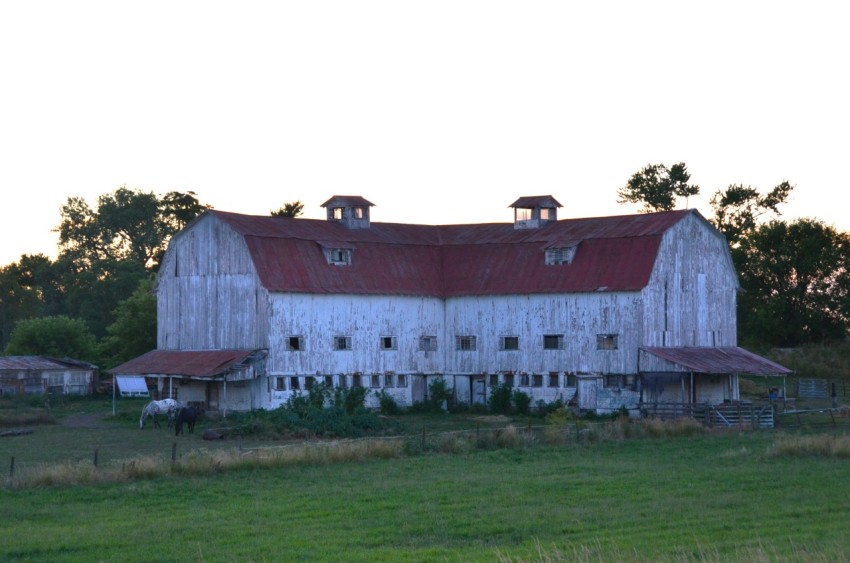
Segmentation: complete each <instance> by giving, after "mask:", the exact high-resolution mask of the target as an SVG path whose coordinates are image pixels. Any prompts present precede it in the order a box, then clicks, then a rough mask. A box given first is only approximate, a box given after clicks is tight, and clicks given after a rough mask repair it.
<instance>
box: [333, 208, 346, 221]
mask: <svg viewBox="0 0 850 563" xmlns="http://www.w3.org/2000/svg"><path fill="white" fill-rule="evenodd" d="M331 217H332V218H334V219H336V220H337V221H342V220H343V219H345V207H334V208H332V209H331Z"/></svg>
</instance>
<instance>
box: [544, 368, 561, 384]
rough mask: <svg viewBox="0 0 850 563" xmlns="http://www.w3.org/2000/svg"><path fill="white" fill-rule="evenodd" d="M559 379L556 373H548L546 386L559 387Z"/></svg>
mask: <svg viewBox="0 0 850 563" xmlns="http://www.w3.org/2000/svg"><path fill="white" fill-rule="evenodd" d="M560 379H561V376H560V375H558V372H557V371H550V372H549V378H548V383H547V386H548V387H559V386H560Z"/></svg>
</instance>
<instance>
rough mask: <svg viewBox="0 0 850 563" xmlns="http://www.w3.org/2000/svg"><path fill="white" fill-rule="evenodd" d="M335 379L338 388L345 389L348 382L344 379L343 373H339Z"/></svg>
mask: <svg viewBox="0 0 850 563" xmlns="http://www.w3.org/2000/svg"><path fill="white" fill-rule="evenodd" d="M336 380H337V385H338V386H339V387H340V388H342V389H345V388H346V387H348V382H347V381H346V377H345V376H344V375H341V374H340V375H338V376H336Z"/></svg>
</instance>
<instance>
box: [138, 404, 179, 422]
mask: <svg viewBox="0 0 850 563" xmlns="http://www.w3.org/2000/svg"><path fill="white" fill-rule="evenodd" d="M181 407H183V404H182V403H181V402H180V401H178V400H177V399H163V400H161V401H151V402H150V403H148V404H147V405H145V408H143V409H142V416H141V417H140V418H139V428H144V427H145V421H146V420H147V419H148V417H149V416H152V417H153V427H154V428H159V421H158V420H157V419H156V415H158V414H166V415H168V421H169V425H170V423H171V421H172V420H174V416H175V415H176V414H177V413H178V412H179V411H180V409H181Z"/></svg>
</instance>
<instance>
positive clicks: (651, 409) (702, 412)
mask: <svg viewBox="0 0 850 563" xmlns="http://www.w3.org/2000/svg"><path fill="white" fill-rule="evenodd" d="M640 411H641V414H643V416H654V417H657V418H660V419H670V418H681V417H688V418H693V419H694V420H698V421H699V422H702V423H703V424H705V425H706V426H709V427H715V426H719V427H723V426H726V427H732V426H747V427H750V428H773V426H774V416H773V415H774V413H773V405H772V404H770V403H763V404H757V403H750V402H735V403H724V404H722V405H709V404H705V403H641V404H640Z"/></svg>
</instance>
